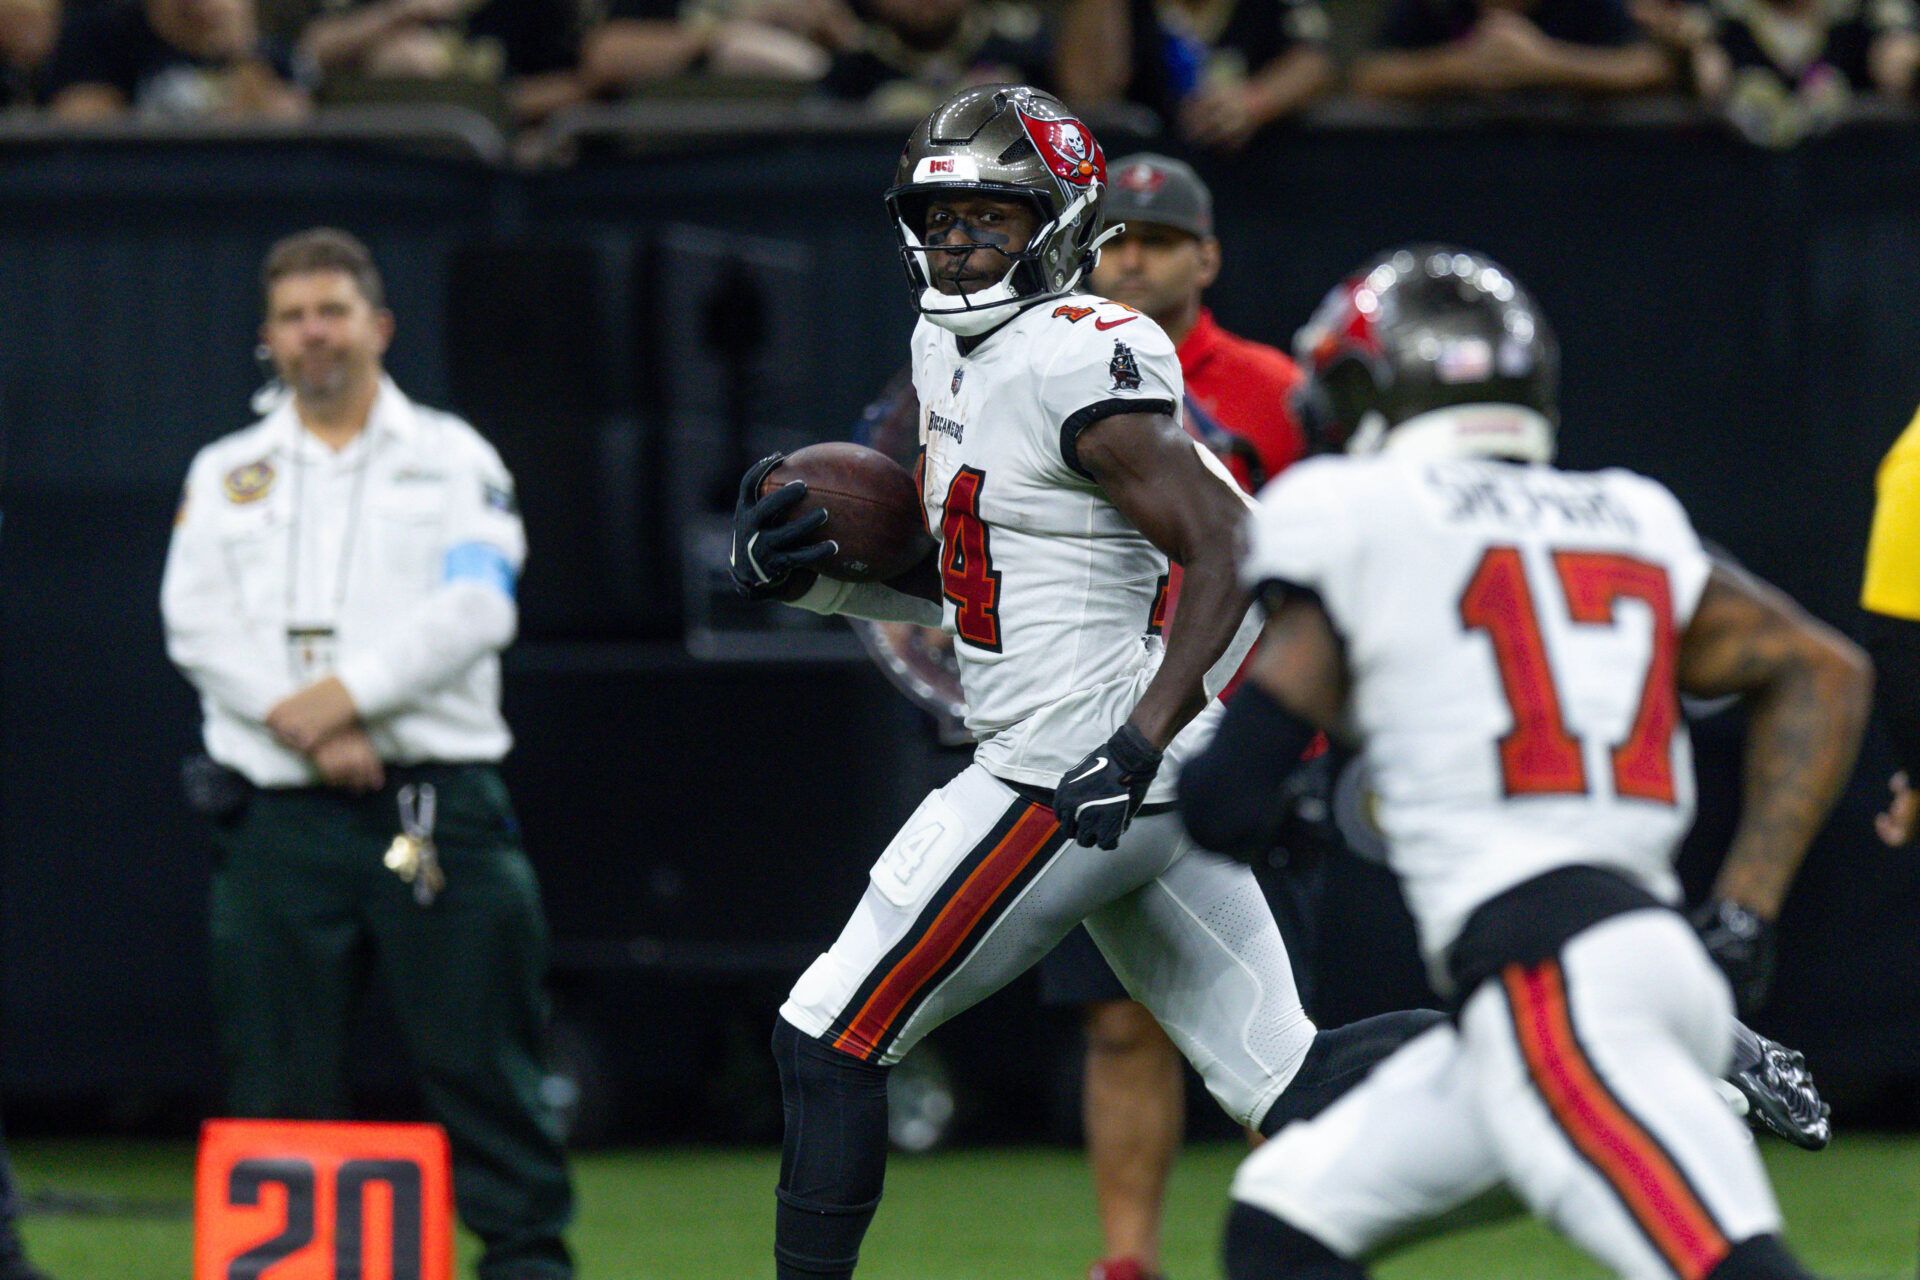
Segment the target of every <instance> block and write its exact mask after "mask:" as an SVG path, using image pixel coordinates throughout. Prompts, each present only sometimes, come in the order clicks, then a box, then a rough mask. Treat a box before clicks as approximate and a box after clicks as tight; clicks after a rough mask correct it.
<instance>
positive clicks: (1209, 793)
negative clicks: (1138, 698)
mask: <svg viewBox="0 0 1920 1280" xmlns="http://www.w3.org/2000/svg"><path fill="white" fill-rule="evenodd" d="M1346 690H1347V664H1346V656H1345V654H1344V652H1343V651H1342V649H1341V647H1340V641H1339V638H1338V637H1337V636H1336V635H1335V634H1334V631H1333V626H1332V624H1331V623H1330V622H1328V620H1327V615H1326V612H1325V611H1324V610H1323V609H1322V608H1321V607H1320V604H1319V602H1318V601H1316V600H1315V599H1314V598H1313V597H1312V596H1311V595H1308V594H1306V593H1304V592H1292V593H1289V594H1287V595H1286V596H1284V597H1283V598H1281V599H1280V600H1278V601H1277V603H1276V604H1275V606H1274V608H1273V613H1272V616H1271V617H1269V618H1268V620H1267V625H1266V629H1265V630H1264V631H1263V632H1262V633H1261V636H1260V645H1259V647H1258V648H1257V649H1255V650H1254V654H1253V658H1252V661H1251V662H1250V663H1249V664H1248V668H1247V681H1246V683H1245V684H1243V685H1242V686H1241V688H1240V692H1239V693H1238V694H1236V695H1235V696H1234V698H1233V700H1232V701H1231V702H1229V703H1228V704H1227V712H1226V714H1225V715H1224V716H1222V717H1221V720H1220V728H1219V730H1218V732H1216V733H1215V734H1214V736H1213V740H1212V741H1211V742H1209V743H1208V744H1207V746H1206V749H1205V750H1203V751H1202V752H1200V753H1199V754H1198V755H1196V756H1195V757H1194V758H1193V759H1191V760H1189V761H1187V763H1186V764H1185V765H1184V766H1183V767H1182V768H1181V770H1180V792H1179V800H1180V813H1181V818H1182V820H1183V821H1184V822H1185V823H1186V826H1187V834H1188V835H1190V836H1192V837H1193V839H1194V841H1195V842H1196V843H1197V844H1199V845H1201V846H1202V847H1204V848H1208V849H1212V850H1215V851H1216V852H1219V853H1225V854H1230V855H1232V856H1233V857H1236V858H1240V859H1242V860H1243V861H1248V862H1251V861H1253V860H1254V859H1256V858H1259V857H1261V856H1263V855H1264V854H1266V853H1267V851H1268V850H1270V849H1272V848H1273V847H1274V845H1275V844H1276V843H1277V842H1278V840H1279V838H1280V833H1281V831H1282V829H1283V828H1284V827H1285V825H1286V821H1287V810H1288V806H1289V803H1290V802H1289V800H1288V798H1287V795H1286V793H1285V791H1284V790H1283V788H1282V787H1281V786H1280V779H1281V778H1282V777H1283V776H1284V775H1285V774H1286V773H1287V772H1288V771H1289V770H1291V769H1293V768H1294V766H1295V765H1297V764H1298V763H1299V761H1300V756H1301V754H1302V753H1303V752H1305V751H1306V749H1307V746H1308V744H1309V743H1311V742H1312V741H1313V735H1314V731H1315V729H1316V728H1321V729H1326V730H1328V731H1329V732H1331V731H1332V730H1333V729H1334V728H1336V727H1337V724H1338V721H1339V718H1340V708H1341V706H1342V705H1343V704H1344V702H1345V701H1346Z"/></svg>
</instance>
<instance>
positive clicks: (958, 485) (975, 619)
mask: <svg viewBox="0 0 1920 1280" xmlns="http://www.w3.org/2000/svg"><path fill="white" fill-rule="evenodd" d="M986 483H987V477H986V473H985V472H982V471H979V470H977V469H975V468H973V467H962V468H960V470H959V471H958V472H957V473H955V475H954V477H953V483H952V484H950V485H948V486H947V502H946V514H945V515H944V516H942V517H941V520H940V590H941V591H942V592H943V593H944V594H945V595H946V597H947V599H949V600H951V601H953V606H954V614H953V623H954V630H955V631H957V632H958V633H959V635H960V638H961V639H962V640H964V641H966V642H967V643H968V644H970V645H972V646H973V647H974V648H976V649H987V650H990V651H991V652H993V653H999V652H1000V571H999V570H998V569H996V568H994V567H993V548H992V546H991V545H990V544H989V543H988V541H987V526H986V525H985V524H984V523H983V522H982V521H981V519H980V490H981V489H983V488H985V487H986Z"/></svg>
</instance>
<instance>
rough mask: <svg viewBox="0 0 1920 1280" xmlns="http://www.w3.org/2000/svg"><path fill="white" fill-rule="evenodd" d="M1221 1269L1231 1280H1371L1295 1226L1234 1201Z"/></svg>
mask: <svg viewBox="0 0 1920 1280" xmlns="http://www.w3.org/2000/svg"><path fill="white" fill-rule="evenodd" d="M1221 1264H1222V1266H1223V1267H1224V1268H1225V1270H1226V1273H1227V1280H1367V1273H1366V1270H1365V1269H1364V1268H1362V1267H1361V1266H1360V1264H1359V1263H1357V1262H1349V1261H1347V1259H1345V1258H1343V1257H1341V1256H1340V1255H1339V1254H1337V1253H1335V1252H1334V1251H1333V1250H1331V1249H1329V1248H1327V1246H1325V1245H1323V1244H1321V1243H1320V1242H1319V1241H1318V1240H1315V1239H1314V1238H1313V1237H1312V1236H1310V1235H1308V1234H1307V1233H1306V1232H1304V1231H1302V1230H1300V1229H1299V1228H1298V1227H1296V1226H1294V1225H1293V1224H1292V1223H1289V1222H1286V1221H1283V1220H1282V1219H1280V1218H1276V1217H1274V1216H1273V1215H1272V1214H1270V1213H1268V1212H1266V1211H1265V1210H1262V1209H1256V1208H1254V1207H1253V1206H1252V1205H1250V1204H1245V1203H1243V1202H1241V1201H1238V1200H1236V1201H1234V1204H1233V1209H1232V1210H1231V1211H1230V1212H1229V1213H1228V1214H1227V1242H1226V1247H1225V1249H1224V1250H1223V1251H1222V1257H1221Z"/></svg>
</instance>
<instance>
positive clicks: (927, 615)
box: [787, 553, 941, 628]
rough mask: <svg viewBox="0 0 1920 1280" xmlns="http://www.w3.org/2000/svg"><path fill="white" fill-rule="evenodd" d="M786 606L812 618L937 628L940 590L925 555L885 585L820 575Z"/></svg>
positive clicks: (929, 556) (928, 554) (935, 571)
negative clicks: (838, 617)
mask: <svg viewBox="0 0 1920 1280" xmlns="http://www.w3.org/2000/svg"><path fill="white" fill-rule="evenodd" d="M801 572H806V574H808V576H810V578H814V581H812V585H808V587H806V589H804V591H803V593H801V595H797V597H793V599H791V601H787V603H789V604H793V606H795V608H804V610H808V612H814V614H847V616H849V618H868V620H872V622H912V624H914V626H922V628H937V626H939V624H941V587H939V581H941V580H939V570H937V568H935V564H933V555H931V553H927V557H925V558H924V560H920V562H918V564H914V568H910V570H906V572H904V574H899V576H897V578H889V580H887V581H835V580H833V578H826V576H822V574H812V572H810V570H801ZM795 576H799V574H795Z"/></svg>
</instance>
